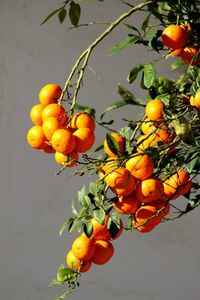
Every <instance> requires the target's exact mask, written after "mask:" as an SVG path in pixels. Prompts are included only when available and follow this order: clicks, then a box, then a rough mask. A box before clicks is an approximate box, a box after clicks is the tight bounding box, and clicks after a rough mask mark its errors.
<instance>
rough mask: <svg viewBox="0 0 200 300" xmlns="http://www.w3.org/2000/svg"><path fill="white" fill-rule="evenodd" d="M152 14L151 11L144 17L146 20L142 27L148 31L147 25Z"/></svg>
mask: <svg viewBox="0 0 200 300" xmlns="http://www.w3.org/2000/svg"><path fill="white" fill-rule="evenodd" d="M150 16H151V12H150V13H149V14H148V15H147V16H146V18H145V19H144V21H143V23H142V26H141V28H142V30H143V31H146V29H147V26H148V24H149V19H150Z"/></svg>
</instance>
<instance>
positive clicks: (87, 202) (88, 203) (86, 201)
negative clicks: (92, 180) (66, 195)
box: [81, 195, 91, 208]
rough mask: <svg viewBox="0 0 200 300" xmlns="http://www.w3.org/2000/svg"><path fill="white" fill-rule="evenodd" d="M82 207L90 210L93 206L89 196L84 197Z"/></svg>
mask: <svg viewBox="0 0 200 300" xmlns="http://www.w3.org/2000/svg"><path fill="white" fill-rule="evenodd" d="M81 205H82V206H83V207H85V208H89V207H90V206H91V200H90V198H89V197H88V195H84V196H83V198H82V200H81Z"/></svg>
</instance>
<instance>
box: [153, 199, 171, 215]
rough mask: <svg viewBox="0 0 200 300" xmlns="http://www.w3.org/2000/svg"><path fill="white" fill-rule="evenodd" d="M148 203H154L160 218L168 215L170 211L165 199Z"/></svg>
mask: <svg viewBox="0 0 200 300" xmlns="http://www.w3.org/2000/svg"><path fill="white" fill-rule="evenodd" d="M150 205H154V206H155V207H156V209H157V212H159V216H161V217H162V218H163V217H165V216H166V215H168V213H169V212H170V205H169V203H168V202H166V201H165V200H163V199H161V200H158V201H155V202H152V203H150Z"/></svg>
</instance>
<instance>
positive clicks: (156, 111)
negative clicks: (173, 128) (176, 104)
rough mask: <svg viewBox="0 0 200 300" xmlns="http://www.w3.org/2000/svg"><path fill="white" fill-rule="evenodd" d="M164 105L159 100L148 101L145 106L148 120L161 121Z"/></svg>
mask: <svg viewBox="0 0 200 300" xmlns="http://www.w3.org/2000/svg"><path fill="white" fill-rule="evenodd" d="M164 108H165V105H164V103H163V102H162V101H161V100H159V99H154V100H150V101H149V102H148V103H147V105H146V109H145V110H146V115H147V117H148V119H149V120H151V121H156V120H160V119H163V109H164Z"/></svg>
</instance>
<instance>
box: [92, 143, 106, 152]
mask: <svg viewBox="0 0 200 300" xmlns="http://www.w3.org/2000/svg"><path fill="white" fill-rule="evenodd" d="M103 148H104V146H103V144H101V145H99V146H98V147H97V148H96V149H94V152H98V151H100V150H102V149H103Z"/></svg>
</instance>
